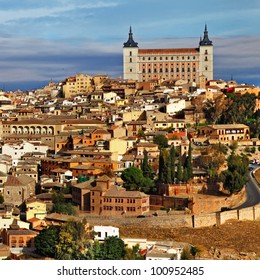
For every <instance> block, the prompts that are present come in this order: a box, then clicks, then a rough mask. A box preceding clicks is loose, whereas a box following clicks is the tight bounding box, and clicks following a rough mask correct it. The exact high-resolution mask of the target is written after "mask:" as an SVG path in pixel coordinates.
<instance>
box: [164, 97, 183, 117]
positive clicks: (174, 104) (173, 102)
mask: <svg viewBox="0 0 260 280" xmlns="http://www.w3.org/2000/svg"><path fill="white" fill-rule="evenodd" d="M184 108H185V100H184V99H178V98H175V99H170V100H169V104H167V105H166V113H167V114H168V115H170V116H173V115H175V114H176V113H177V112H180V111H181V110H182V109H184Z"/></svg>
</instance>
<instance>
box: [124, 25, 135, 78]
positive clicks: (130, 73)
mask: <svg viewBox="0 0 260 280" xmlns="http://www.w3.org/2000/svg"><path fill="white" fill-rule="evenodd" d="M123 65H124V79H131V80H138V43H137V42H135V41H134V39H133V33H132V28H131V26H130V29H129V34H128V40H127V42H125V43H124V47H123Z"/></svg>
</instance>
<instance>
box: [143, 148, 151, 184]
mask: <svg viewBox="0 0 260 280" xmlns="http://www.w3.org/2000/svg"><path fill="white" fill-rule="evenodd" d="M141 169H142V171H143V175H144V177H147V178H150V179H152V178H153V174H154V172H153V169H152V167H151V166H150V164H149V161H148V152H147V151H146V150H144V159H143V162H142V164H141Z"/></svg>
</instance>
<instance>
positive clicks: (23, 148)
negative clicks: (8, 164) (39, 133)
mask: <svg viewBox="0 0 260 280" xmlns="http://www.w3.org/2000/svg"><path fill="white" fill-rule="evenodd" d="M48 149H49V146H47V145H43V144H41V143H40V142H27V141H23V142H17V143H14V144H10V143H5V144H4V145H3V146H2V154H3V155H8V156H11V157H12V162H13V165H14V166H16V165H17V164H18V160H19V159H20V158H21V157H22V156H23V155H24V154H26V153H33V152H37V153H42V154H43V156H46V155H47V150H48Z"/></svg>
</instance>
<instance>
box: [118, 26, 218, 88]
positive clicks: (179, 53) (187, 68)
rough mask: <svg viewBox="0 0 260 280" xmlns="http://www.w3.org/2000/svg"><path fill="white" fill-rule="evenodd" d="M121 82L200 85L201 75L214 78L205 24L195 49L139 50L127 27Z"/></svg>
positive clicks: (208, 78)
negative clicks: (179, 82)
mask: <svg viewBox="0 0 260 280" xmlns="http://www.w3.org/2000/svg"><path fill="white" fill-rule="evenodd" d="M123 64H124V65H123V66H124V67H123V69H124V79H133V80H137V81H140V82H142V81H148V80H151V79H162V80H170V79H174V80H180V79H183V80H187V82H195V83H196V84H197V85H199V82H200V76H201V75H203V76H205V79H206V81H208V80H212V79H213V44H212V41H210V39H209V36H208V29H207V25H205V30H204V36H203V38H201V39H200V42H199V46H198V47H197V48H167V49H166V48H162V49H139V47H138V43H137V42H135V41H134V38H133V33H132V28H131V27H130V30H129V35H128V40H127V42H125V43H124V46H123Z"/></svg>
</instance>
